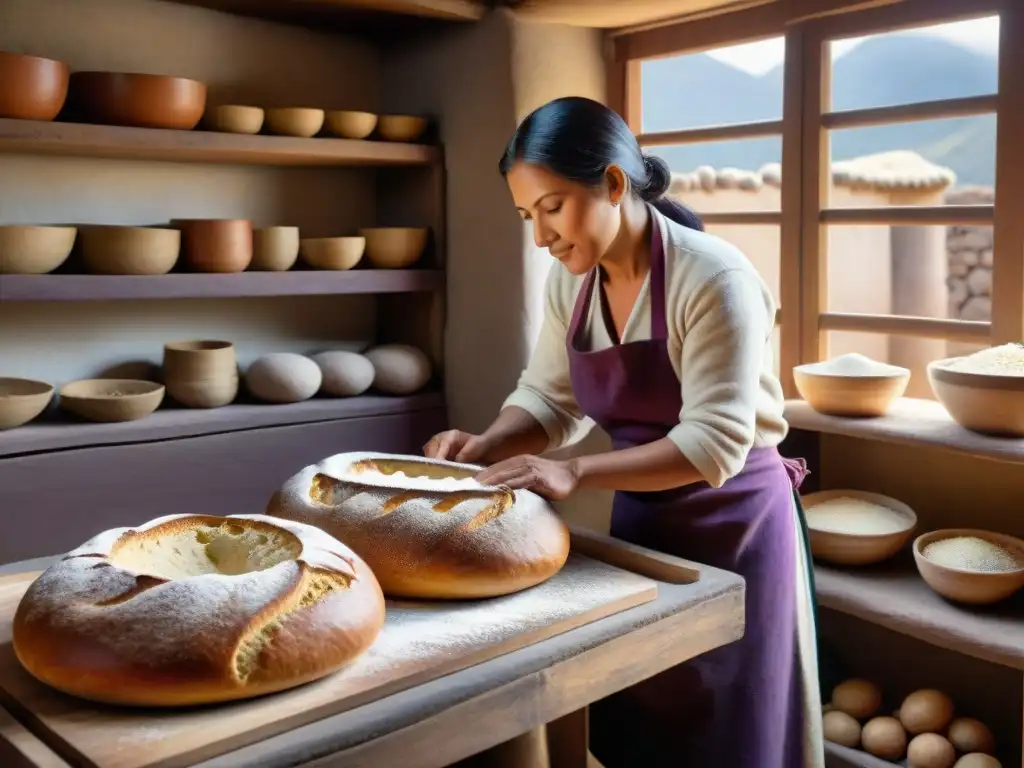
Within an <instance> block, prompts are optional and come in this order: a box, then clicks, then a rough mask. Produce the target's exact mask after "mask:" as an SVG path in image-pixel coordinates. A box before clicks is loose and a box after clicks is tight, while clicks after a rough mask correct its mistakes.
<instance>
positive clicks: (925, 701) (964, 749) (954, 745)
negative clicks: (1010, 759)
mask: <svg viewBox="0 0 1024 768" xmlns="http://www.w3.org/2000/svg"><path fill="white" fill-rule="evenodd" d="M881 708H882V689H881V688H879V687H878V686H877V685H875V684H874V683H872V682H870V681H868V680H861V679H852V680H847V681H845V682H843V683H840V684H839V685H837V686H836V687H835V688H834V689H833V691H832V701H831V702H830V703H828V704H826V705H825V706H824V707H822V712H823V713H824V714H823V718H822V727H823V730H824V735H825V738H826V739H827V740H828V741H831V742H834V743H836V744H840V745H842V746H844V747H850V748H851V749H863V750H864V751H865V752H868V753H869V754H872V755H874V756H875V757H878V758H881V759H882V760H890V761H894V762H895V761H902V760H903V758H906V764H907V768H1002V765H1001V764H1000V762H999V761H998V760H997V759H996V758H995V757H994V756H993V755H994V753H995V746H996V744H995V738H994V737H993V735H992V731H991V730H989V728H988V727H987V726H986V725H985V724H984V723H982V722H980V721H978V720H975V719H973V718H970V717H954V711H953V702H952V701H950V699H949V697H948V696H946V695H945V694H944V693H942V692H941V691H936V690H934V689H932V688H924V689H922V690H919V691H914V692H913V693H911V694H910V695H909V696H907V697H906V698H905V699H904V700H903V704H901V705H900V708H899V710H897V711H896V712H894V713H893V715H892V716H891V717H889V716H885V715H880V714H879V710H880V709H881ZM958 755H959V759H957V756H958Z"/></svg>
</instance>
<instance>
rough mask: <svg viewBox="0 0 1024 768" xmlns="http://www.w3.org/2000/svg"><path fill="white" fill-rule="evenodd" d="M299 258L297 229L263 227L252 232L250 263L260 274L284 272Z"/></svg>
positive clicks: (250, 267) (250, 266) (251, 267)
mask: <svg viewBox="0 0 1024 768" xmlns="http://www.w3.org/2000/svg"><path fill="white" fill-rule="evenodd" d="M298 258H299V228H298V227H263V228H262V229H254V230H253V231H252V263H251V264H250V265H249V269H253V270H257V271H260V272H285V271H287V270H289V269H291V268H292V267H293V266H294V265H295V262H296V261H297V260H298Z"/></svg>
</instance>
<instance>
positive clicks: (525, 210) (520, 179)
mask: <svg viewBox="0 0 1024 768" xmlns="http://www.w3.org/2000/svg"><path fill="white" fill-rule="evenodd" d="M621 173H622V172H621V171H620V170H619V169H618V168H613V169H610V170H609V173H608V175H607V178H606V183H605V184H602V185H600V186H598V187H589V186H586V185H584V184H579V183H578V182H575V181H569V180H567V179H564V178H562V177H561V176H558V175H557V174H554V173H552V172H551V171H548V170H547V169H545V168H542V167H540V166H537V165H530V164H529V163H523V162H519V163H516V164H515V165H513V166H512V169H511V170H510V171H509V172H508V174H507V176H506V179H507V181H508V186H509V190H510V191H511V192H512V199H513V201H514V202H515V205H516V210H518V211H519V215H520V216H522V217H523V220H524V221H530V222H533V239H534V241H535V242H536V243H537V247H538V248H547V249H548V251H549V252H550V253H551V255H552V256H554V257H555V258H556V259H558V260H559V261H560V262H562V264H564V265H565V268H566V269H568V270H569V271H570V272H571V273H573V274H574V275H582V274H585V273H586V272H588V271H589V270H590V269H592V268H593V267H595V266H596V265H597V263H598V262H599V261H600V260H601V257H602V256H604V254H605V253H606V252H607V251H608V248H609V247H610V246H611V244H612V241H613V240H615V236H616V235H617V234H618V233H619V226H620V223H621V210H620V206H619V201H620V200H621V199H622V195H623V189H622V186H623V185H622V177H621Z"/></svg>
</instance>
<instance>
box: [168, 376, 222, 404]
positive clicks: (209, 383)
mask: <svg viewBox="0 0 1024 768" xmlns="http://www.w3.org/2000/svg"><path fill="white" fill-rule="evenodd" d="M238 382H239V377H238V375H237V374H236V375H235V376H227V377H224V378H219V379H184V378H176V377H169V378H166V379H165V380H164V385H165V386H166V387H167V394H169V395H170V396H171V398H172V399H173V400H174V401H175V402H176V403H178V405H183V406H185V407H186V408H221V407H223V406H225V405H230V404H231V403H233V402H234V401H235V398H236V397H238V388H239V383H238Z"/></svg>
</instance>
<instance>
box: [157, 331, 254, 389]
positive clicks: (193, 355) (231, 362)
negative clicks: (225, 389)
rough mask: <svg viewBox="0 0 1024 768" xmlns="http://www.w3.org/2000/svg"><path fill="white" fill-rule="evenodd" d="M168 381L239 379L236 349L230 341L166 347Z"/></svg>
mask: <svg viewBox="0 0 1024 768" xmlns="http://www.w3.org/2000/svg"><path fill="white" fill-rule="evenodd" d="M163 371H164V380H165V381H166V380H167V379H168V378H175V379H181V380H187V381H198V380H204V379H229V378H231V377H232V376H237V375H238V360H237V358H236V355H235V345H234V344H232V343H231V342H230V341H214V340H203V339H200V340H195V341H170V342H168V343H167V344H164V368H163Z"/></svg>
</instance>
